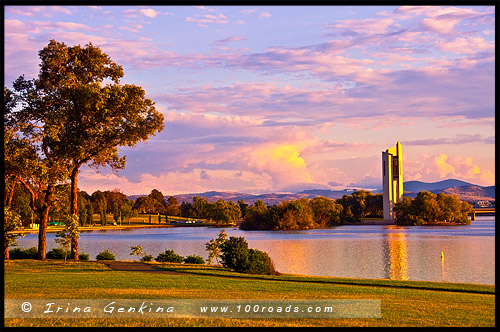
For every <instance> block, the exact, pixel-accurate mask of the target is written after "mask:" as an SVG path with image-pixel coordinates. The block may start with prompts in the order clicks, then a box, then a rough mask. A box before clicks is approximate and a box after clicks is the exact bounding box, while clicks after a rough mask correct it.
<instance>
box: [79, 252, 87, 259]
mask: <svg viewBox="0 0 500 332" xmlns="http://www.w3.org/2000/svg"><path fill="white" fill-rule="evenodd" d="M78 259H79V260H81V261H88V260H89V254H85V253H83V252H82V253H80V254H79V255H78Z"/></svg>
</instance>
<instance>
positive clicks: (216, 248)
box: [205, 229, 227, 265]
mask: <svg viewBox="0 0 500 332" xmlns="http://www.w3.org/2000/svg"><path fill="white" fill-rule="evenodd" d="M226 239H227V233H226V231H225V230H224V229H223V230H221V231H220V233H219V235H218V236H217V238H216V239H210V241H209V242H207V243H205V248H206V250H207V251H208V260H207V261H208V264H212V263H213V260H214V259H215V261H216V262H217V265H219V258H220V257H221V254H222V246H223V245H224V243H225V242H226Z"/></svg>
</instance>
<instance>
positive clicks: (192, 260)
mask: <svg viewBox="0 0 500 332" xmlns="http://www.w3.org/2000/svg"><path fill="white" fill-rule="evenodd" d="M184 263H186V264H205V260H204V259H203V257H201V256H198V255H189V256H187V257H186V258H184Z"/></svg>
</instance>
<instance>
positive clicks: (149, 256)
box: [141, 255, 153, 262]
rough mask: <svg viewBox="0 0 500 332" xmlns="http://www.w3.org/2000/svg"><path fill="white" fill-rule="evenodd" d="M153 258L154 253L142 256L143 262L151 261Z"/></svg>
mask: <svg viewBox="0 0 500 332" xmlns="http://www.w3.org/2000/svg"><path fill="white" fill-rule="evenodd" d="M152 260H153V255H144V256H142V257H141V261H143V262H151V261H152Z"/></svg>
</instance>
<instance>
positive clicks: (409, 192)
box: [403, 179, 495, 202]
mask: <svg viewBox="0 0 500 332" xmlns="http://www.w3.org/2000/svg"><path fill="white" fill-rule="evenodd" d="M403 188H404V195H405V196H408V197H415V196H417V194H418V193H419V192H420V191H430V192H432V193H434V194H439V193H445V194H447V195H456V196H457V197H458V198H459V199H460V200H462V201H469V202H475V201H495V186H489V187H481V186H478V185H475V184H472V183H469V182H465V181H460V180H455V179H450V180H444V181H439V182H432V183H426V182H421V181H408V182H405V183H404V184H403Z"/></svg>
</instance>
